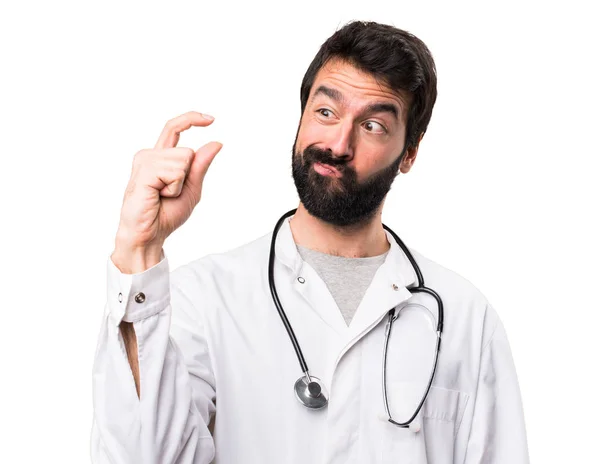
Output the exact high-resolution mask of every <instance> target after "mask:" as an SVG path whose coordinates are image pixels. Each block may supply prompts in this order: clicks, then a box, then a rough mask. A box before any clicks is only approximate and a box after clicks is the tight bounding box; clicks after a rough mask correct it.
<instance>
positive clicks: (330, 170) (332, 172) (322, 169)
mask: <svg viewBox="0 0 600 464" xmlns="http://www.w3.org/2000/svg"><path fill="white" fill-rule="evenodd" d="M313 167H314V169H315V171H317V172H318V173H319V174H321V175H323V176H333V177H342V173H341V172H340V171H338V170H337V169H336V168H334V167H333V166H331V165H329V164H322V163H314V164H313Z"/></svg>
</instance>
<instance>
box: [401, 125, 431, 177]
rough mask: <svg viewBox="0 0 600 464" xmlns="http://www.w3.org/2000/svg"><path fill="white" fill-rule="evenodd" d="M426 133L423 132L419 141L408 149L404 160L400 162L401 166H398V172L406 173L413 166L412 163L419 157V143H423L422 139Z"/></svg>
mask: <svg viewBox="0 0 600 464" xmlns="http://www.w3.org/2000/svg"><path fill="white" fill-rule="evenodd" d="M424 135H425V132H421V136H420V137H419V141H418V142H417V144H416V145H415V146H414V147H409V148H407V149H406V154H405V155H404V158H403V159H402V162H401V163H400V167H399V168H398V174H400V173H402V174H406V173H407V172H408V171H410V168H412V165H413V164H414V163H415V160H416V159H417V152H418V151H419V144H420V143H421V140H422V139H423V136H424Z"/></svg>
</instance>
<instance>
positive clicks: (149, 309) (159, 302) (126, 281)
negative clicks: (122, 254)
mask: <svg viewBox="0 0 600 464" xmlns="http://www.w3.org/2000/svg"><path fill="white" fill-rule="evenodd" d="M106 270H107V274H106V282H107V301H108V308H109V311H110V317H111V319H112V321H113V323H114V324H115V325H117V326H118V325H119V324H120V323H121V321H122V320H123V321H127V322H137V321H139V320H142V319H145V318H147V317H149V316H152V315H154V314H156V313H159V312H160V311H162V310H163V309H165V308H166V307H167V306H168V305H169V302H170V291H169V280H170V279H169V277H170V275H169V261H168V259H167V257H166V256H165V252H164V250H162V251H161V260H160V262H158V263H157V264H155V265H154V266H152V267H151V268H149V269H146V270H145V271H144V272H139V273H137V274H124V273H122V272H121V271H120V270H119V268H118V267H117V266H115V263H113V261H112V259H111V258H110V256H109V257H108V262H107V266H106Z"/></svg>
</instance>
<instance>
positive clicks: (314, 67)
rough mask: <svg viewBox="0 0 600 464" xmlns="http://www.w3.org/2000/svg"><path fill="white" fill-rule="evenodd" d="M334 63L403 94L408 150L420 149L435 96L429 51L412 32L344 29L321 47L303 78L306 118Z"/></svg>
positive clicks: (361, 26) (363, 25) (357, 25)
mask: <svg viewBox="0 0 600 464" xmlns="http://www.w3.org/2000/svg"><path fill="white" fill-rule="evenodd" d="M333 58H340V59H342V60H343V61H346V62H348V63H350V64H352V65H353V66H355V67H356V68H358V69H360V70H361V71H363V72H367V73H369V74H372V75H373V76H374V77H375V78H376V79H377V80H381V81H383V82H384V83H385V84H386V85H387V86H388V87H390V88H391V89H393V90H395V91H396V92H397V93H398V94H399V95H401V96H402V95H405V96H406V95H408V96H409V98H408V101H407V103H408V104H409V105H410V107H409V111H408V118H407V121H406V141H405V149H406V148H407V147H414V146H416V145H417V143H418V141H419V136H420V135H421V133H422V132H425V131H426V130H427V126H428V124H429V120H430V119H431V113H432V111H433V105H434V103H435V100H436V97H437V87H436V86H437V75H436V69H435V63H434V61H433V57H432V56H431V52H430V51H429V49H428V48H427V46H426V45H425V44H424V43H423V42H422V41H421V40H420V39H419V38H417V37H415V36H414V35H412V34H411V33H409V32H407V31H404V30H402V29H398V28H396V27H393V26H390V25H387V24H380V23H376V22H372V21H353V22H350V23H348V24H346V25H345V26H344V27H343V28H341V29H339V30H338V31H336V32H335V33H334V34H333V35H332V36H331V37H329V38H328V39H327V40H326V41H325V42H324V43H323V45H321V48H320V49H319V51H318V53H317V54H316V56H315V57H314V59H313V61H312V63H311V64H310V66H309V67H308V70H307V71H306V74H305V75H304V78H303V79H302V86H301V87H300V103H301V110H302V114H304V109H305V107H306V103H307V101H308V96H309V94H310V91H311V88H312V85H313V83H314V80H315V77H316V75H317V73H318V72H319V70H320V69H321V68H322V67H323V66H324V65H325V64H326V63H327V62H328V61H329V60H331V59H333ZM403 100H405V99H403Z"/></svg>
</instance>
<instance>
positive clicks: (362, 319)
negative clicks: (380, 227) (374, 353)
mask: <svg viewBox="0 0 600 464" xmlns="http://www.w3.org/2000/svg"><path fill="white" fill-rule="evenodd" d="M385 233H386V235H387V239H388V242H389V243H390V250H389V252H388V254H387V256H386V259H385V261H384V262H383V264H382V265H381V266H380V267H379V269H378V270H377V272H376V273H375V276H374V277H373V281H372V282H371V284H370V286H369V288H368V289H367V291H366V292H365V294H364V296H363V299H362V300H361V302H360V304H359V306H358V308H357V310H356V313H355V315H354V318H353V319H352V321H351V322H350V327H349V329H350V340H353V339H355V338H356V337H359V336H361V334H362V333H363V332H364V331H365V330H366V329H368V328H369V327H370V326H371V325H373V324H374V323H375V322H377V321H379V320H380V319H381V318H382V317H383V316H384V315H385V314H387V312H388V311H389V310H390V309H392V308H394V307H396V306H398V305H399V304H400V303H402V302H404V301H406V300H408V299H409V298H410V297H411V296H412V294H411V292H410V291H409V290H408V288H407V287H411V286H413V285H416V283H417V276H416V274H415V272H414V270H413V267H412V265H411V263H410V261H409V260H408V258H407V257H406V255H405V254H404V252H403V251H402V249H401V248H400V246H399V245H398V243H397V242H396V240H395V239H394V237H393V236H392V235H391V234H390V233H389V232H388V231H387V230H386V231H385Z"/></svg>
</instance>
